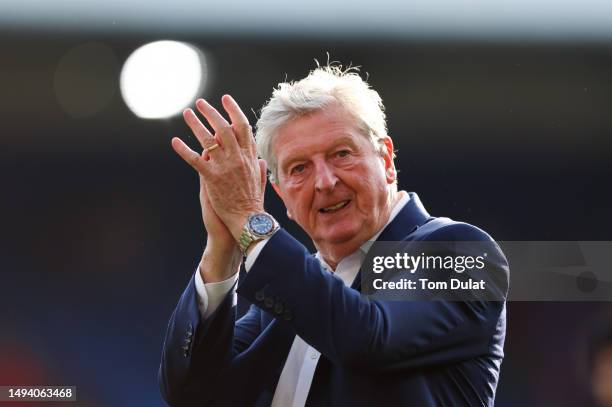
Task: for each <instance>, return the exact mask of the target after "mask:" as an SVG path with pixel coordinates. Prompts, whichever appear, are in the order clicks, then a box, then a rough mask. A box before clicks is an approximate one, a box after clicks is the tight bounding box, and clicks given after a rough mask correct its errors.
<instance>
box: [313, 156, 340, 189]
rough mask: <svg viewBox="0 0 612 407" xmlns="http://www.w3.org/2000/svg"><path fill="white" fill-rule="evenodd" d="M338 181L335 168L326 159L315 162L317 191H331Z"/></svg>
mask: <svg viewBox="0 0 612 407" xmlns="http://www.w3.org/2000/svg"><path fill="white" fill-rule="evenodd" d="M337 183H338V177H336V174H335V173H334V169H333V168H332V167H331V166H330V165H329V164H328V163H327V162H325V161H321V162H318V163H316V164H315V189H316V190H317V192H331V191H333V189H334V187H335V186H336V184H337Z"/></svg>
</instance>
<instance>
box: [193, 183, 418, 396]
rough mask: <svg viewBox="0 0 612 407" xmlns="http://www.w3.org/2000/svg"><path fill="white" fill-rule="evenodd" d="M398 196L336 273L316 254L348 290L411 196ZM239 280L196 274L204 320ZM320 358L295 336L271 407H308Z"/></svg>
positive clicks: (253, 256) (248, 265) (253, 252)
mask: <svg viewBox="0 0 612 407" xmlns="http://www.w3.org/2000/svg"><path fill="white" fill-rule="evenodd" d="M399 194H400V197H401V198H400V200H399V201H398V202H397V204H395V206H394V207H393V210H392V211H391V216H389V220H388V221H387V223H386V224H385V225H384V226H383V227H382V228H381V229H380V230H379V231H378V232H377V233H376V234H375V235H374V236H373V237H372V238H371V239H370V240H369V241H367V242H365V243H364V244H363V245H361V247H360V248H359V250H357V251H355V252H353V253H352V254H350V255H348V256H347V257H345V258H343V259H342V260H341V261H340V263H338V265H337V266H336V270H335V272H334V271H332V269H331V267H329V265H328V264H327V263H325V260H323V258H322V257H321V256H320V255H319V253H316V254H315V257H316V258H317V259H318V260H319V262H320V263H321V266H322V267H323V268H324V269H326V270H328V271H329V272H331V273H333V274H334V276H335V277H337V278H340V279H341V280H342V282H343V283H344V285H346V286H347V287H350V286H351V285H352V284H353V280H355V277H356V276H357V273H358V272H359V268H360V267H361V264H362V263H363V261H364V260H365V257H366V254H367V252H368V250H369V249H370V246H371V245H372V242H374V241H375V240H376V239H377V238H378V236H379V235H380V233H381V232H382V231H383V229H384V228H385V227H386V226H387V225H388V224H389V223H391V221H392V220H393V219H394V218H395V217H396V216H397V214H398V213H399V212H400V210H402V208H403V207H404V205H406V203H408V201H409V200H410V196H409V195H408V193H406V192H405V191H400V192H399ZM267 241H268V240H267V239H266V240H262V241H260V242H258V243H257V244H256V245H255V247H253V250H251V253H249V255H248V256H247V259H246V262H245V269H246V271H247V272H248V271H249V270H250V269H251V267H252V266H253V264H254V263H255V260H257V256H259V253H261V250H262V249H263V248H264V246H265V245H266V243H267ZM237 279H238V273H236V274H234V275H233V276H232V277H230V278H228V279H227V280H224V281H220V282H218V283H204V281H203V280H202V276H201V275H200V273H199V272H197V271H196V275H195V286H196V291H197V297H198V308H199V310H200V315H201V316H202V319H206V318H208V317H209V316H210V315H211V314H212V313H213V312H214V311H215V310H216V309H217V307H219V305H220V304H221V302H222V301H223V298H225V295H227V293H228V292H229V291H230V290H231V289H232V287H234V283H235V282H236V280H237ZM232 295H233V301H234V303H236V301H237V296H236V291H235V289H234V291H233V293H232ZM320 356H321V354H320V353H319V351H317V350H316V349H315V348H313V347H312V346H310V345H308V344H307V343H306V342H305V341H304V340H303V339H302V338H300V337H299V336H298V335H296V336H295V339H294V340H293V345H291V349H290V350H289V355H288V356H287V361H286V362H285V366H284V367H283V371H282V372H281V375H280V379H279V380H278V384H277V385H276V390H275V392H274V398H273V400H272V407H281V406H282V407H289V406H291V407H303V406H304V405H305V404H306V398H307V397H308V392H309V391H310V386H311V384H312V379H313V377H314V373H315V369H316V368H317V363H318V362H319V357H320Z"/></svg>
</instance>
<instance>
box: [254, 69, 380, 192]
mask: <svg viewBox="0 0 612 407" xmlns="http://www.w3.org/2000/svg"><path fill="white" fill-rule="evenodd" d="M357 72H358V69H357V68H348V69H345V70H343V69H342V67H341V66H331V65H328V66H323V67H321V66H318V67H317V68H316V69H314V70H312V71H310V73H309V74H308V76H306V77H305V78H303V79H301V80H299V81H297V82H283V83H280V84H279V85H278V87H277V88H276V89H274V91H273V92H272V97H271V98H270V100H269V101H268V102H267V103H266V104H265V105H264V107H263V108H262V110H261V115H260V117H259V120H258V121H257V125H256V141H257V152H258V154H259V156H260V157H261V158H263V159H264V160H266V162H267V163H268V168H269V170H270V182H273V183H275V184H277V183H278V165H277V164H278V162H277V160H276V157H275V155H274V149H273V142H274V137H275V135H276V133H277V132H278V130H279V129H280V128H281V127H282V126H283V125H284V124H286V123H288V122H290V121H292V120H294V119H296V118H299V117H302V116H304V115H306V114H309V113H312V112H315V111H318V110H321V109H324V108H326V107H328V106H330V105H332V104H335V103H338V104H340V105H341V106H342V107H343V108H344V109H346V111H347V112H348V113H349V114H350V115H351V116H352V117H353V118H354V119H355V122H356V125H357V127H358V128H359V129H360V130H361V131H362V133H363V135H364V136H365V137H368V139H369V140H370V141H371V142H372V144H373V145H374V148H375V149H376V151H379V152H380V153H381V154H382V153H384V152H385V145H384V143H383V139H384V137H386V135H387V123H386V117H385V107H384V105H383V103H382V99H381V98H380V95H379V94H378V92H376V91H375V90H374V89H372V88H371V87H370V85H369V84H368V83H367V82H366V81H364V80H363V79H362V78H361V76H359V74H358V73H357Z"/></svg>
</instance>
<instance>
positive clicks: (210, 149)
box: [204, 143, 219, 153]
mask: <svg viewBox="0 0 612 407" xmlns="http://www.w3.org/2000/svg"><path fill="white" fill-rule="evenodd" d="M216 148H219V144H217V143H215V144H213V145H212V146H210V147H208V148H205V149H204V151H207V152H208V153H210V152H211V151H213V150H214V149H216Z"/></svg>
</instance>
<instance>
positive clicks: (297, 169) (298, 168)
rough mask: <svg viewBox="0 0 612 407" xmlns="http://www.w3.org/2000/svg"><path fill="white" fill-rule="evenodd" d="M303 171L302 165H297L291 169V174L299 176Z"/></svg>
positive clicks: (304, 167) (303, 166)
mask: <svg viewBox="0 0 612 407" xmlns="http://www.w3.org/2000/svg"><path fill="white" fill-rule="evenodd" d="M305 169H306V166H305V165H304V164H298V165H296V166H295V167H293V168H291V174H299V173H301V172H304V170H305Z"/></svg>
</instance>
